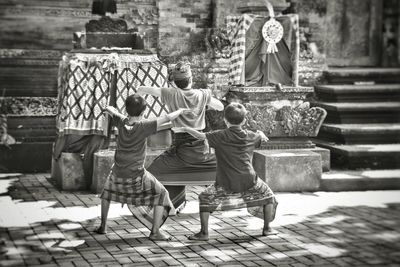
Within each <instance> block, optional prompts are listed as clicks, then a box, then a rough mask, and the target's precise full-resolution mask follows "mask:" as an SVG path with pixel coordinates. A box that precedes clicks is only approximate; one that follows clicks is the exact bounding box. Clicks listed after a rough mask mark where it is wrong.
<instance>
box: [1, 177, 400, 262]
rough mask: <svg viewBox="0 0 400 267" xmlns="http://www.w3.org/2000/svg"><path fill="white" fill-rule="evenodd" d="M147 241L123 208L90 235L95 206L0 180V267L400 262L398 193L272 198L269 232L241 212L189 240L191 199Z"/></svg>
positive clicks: (84, 198)
mask: <svg viewBox="0 0 400 267" xmlns="http://www.w3.org/2000/svg"><path fill="white" fill-rule="evenodd" d="M203 189H204V187H202V186H194V187H188V190H187V191H188V202H187V205H186V207H185V209H183V210H182V212H181V213H180V214H179V215H178V216H175V217H172V218H171V219H170V220H168V221H167V223H166V225H164V227H163V229H164V231H166V232H167V233H168V234H170V235H172V236H173V237H174V240H173V241H169V242H166V241H165V242H158V243H155V242H153V241H151V240H149V239H148V238H147V235H148V234H149V230H148V229H146V228H145V227H144V226H143V225H141V224H140V223H139V222H138V221H136V220H135V219H134V218H133V216H131V214H130V212H129V210H128V209H127V208H126V207H124V208H121V205H119V204H112V206H111V209H110V215H109V221H108V223H109V233H108V234H107V235H97V234H94V233H93V229H94V228H95V227H96V225H98V224H99V222H100V218H99V215H100V206H99V205H100V200H99V198H98V197H97V196H96V195H94V194H90V193H88V192H60V191H59V190H57V189H56V188H55V187H54V186H53V183H52V181H51V179H50V175H49V174H25V175H21V176H20V177H5V176H4V175H3V176H2V178H1V179H0V266H292V267H293V266H299V267H300V266H367V265H375V266H386V265H387V266H400V252H399V251H400V242H399V241H400V198H399V195H400V194H399V193H400V191H376V192H373V191H370V192H342V193H325V192H317V193H313V194H278V195H277V198H278V201H279V207H278V213H277V217H276V220H275V221H274V222H273V223H272V226H273V227H274V228H275V230H276V231H277V232H278V234H277V235H275V236H269V237H263V236H261V235H260V232H261V228H262V224H263V222H262V221H261V220H259V219H257V218H254V217H251V216H250V215H249V214H248V213H247V212H246V211H245V210H235V211H228V212H222V213H220V212H217V213H215V214H213V215H212V216H211V218H210V240H209V241H207V242H205V241H202V242H194V241H189V240H188V239H187V236H188V235H190V234H193V233H195V232H196V231H198V230H199V228H200V225H199V224H200V223H199V217H198V202H197V195H198V193H199V192H201V191H202V190H203Z"/></svg>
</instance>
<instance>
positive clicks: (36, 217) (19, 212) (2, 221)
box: [0, 196, 132, 227]
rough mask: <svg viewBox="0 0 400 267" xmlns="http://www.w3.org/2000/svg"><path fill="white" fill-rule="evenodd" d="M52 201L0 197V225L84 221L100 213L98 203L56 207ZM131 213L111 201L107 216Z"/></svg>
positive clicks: (21, 225)
mask: <svg viewBox="0 0 400 267" xmlns="http://www.w3.org/2000/svg"><path fill="white" fill-rule="evenodd" d="M55 204H56V202H54V201H36V202H20V201H18V200H12V199H11V198H10V197H8V196H6V197H0V205H1V206H2V212H1V214H0V227H27V226H29V225H30V224H33V223H38V222H45V221H50V220H69V221H72V222H84V221H87V220H91V219H95V218H97V217H99V215H100V205H98V206H92V207H88V208H87V207H62V208H60V207H56V208H53V207H52V206H54V205H55ZM124 215H132V213H131V212H130V211H129V209H128V208H127V207H126V206H125V207H124V208H121V205H120V204H116V203H112V204H111V205H110V212H109V216H108V217H109V218H110V219H112V218H118V217H121V216H124Z"/></svg>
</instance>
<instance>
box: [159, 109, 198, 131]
mask: <svg viewBox="0 0 400 267" xmlns="http://www.w3.org/2000/svg"><path fill="white" fill-rule="evenodd" d="M182 113H192V111H191V110H189V109H184V108H180V109H178V110H176V111H173V112H171V113H169V114H167V115H165V116H162V117H159V118H158V119H157V130H161V129H164V128H165V127H164V126H165V123H167V122H170V121H173V120H175V119H176V118H178V117H179V116H180V115H181V114H182ZM168 128H170V127H168Z"/></svg>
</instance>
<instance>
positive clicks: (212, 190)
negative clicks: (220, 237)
mask: <svg viewBox="0 0 400 267" xmlns="http://www.w3.org/2000/svg"><path fill="white" fill-rule="evenodd" d="M246 113H247V111H246V109H245V107H244V106H243V105H242V104H239V103H231V104H229V105H228V106H227V107H226V108H225V110H224V121H225V124H226V125H227V127H228V128H227V129H225V130H218V131H214V132H208V133H202V132H199V131H196V130H194V129H192V128H188V127H183V128H182V130H184V131H185V132H187V133H189V134H191V135H192V136H193V137H195V138H198V139H201V140H207V141H208V144H209V146H210V147H213V148H214V149H215V154H216V157H217V174H216V181H215V184H213V185H210V186H209V187H207V189H206V190H205V191H203V192H202V193H201V194H200V195H199V202H200V221H201V229H200V232H198V233H197V234H194V235H192V236H189V239H191V240H204V241H205V240H208V219H209V216H210V213H211V212H213V211H216V210H231V209H238V208H247V209H248V211H249V212H250V213H251V214H253V215H255V216H257V217H260V218H262V219H264V228H263V230H262V235H269V234H274V233H275V232H272V231H271V228H270V226H269V223H270V222H271V221H272V220H273V219H274V218H275V210H276V206H277V202H276V200H275V196H274V193H273V192H272V190H271V189H270V188H269V186H268V185H267V184H266V183H265V182H264V181H262V180H261V179H260V178H259V177H258V176H257V174H256V172H255V171H254V168H253V165H252V158H253V152H254V149H255V148H256V147H259V146H260V145H261V142H262V141H267V140H268V138H267V137H266V136H265V135H264V133H263V132H261V131H257V133H254V132H252V131H248V130H244V129H242V125H243V124H244V122H245V116H246Z"/></svg>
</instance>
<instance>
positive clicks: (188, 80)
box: [174, 78, 191, 89]
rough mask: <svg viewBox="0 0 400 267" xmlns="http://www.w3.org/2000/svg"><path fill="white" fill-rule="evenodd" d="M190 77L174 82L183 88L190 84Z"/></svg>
mask: <svg viewBox="0 0 400 267" xmlns="http://www.w3.org/2000/svg"><path fill="white" fill-rule="evenodd" d="M190 79H191V78H186V79H182V80H174V83H175V84H176V86H178V87H179V88H181V89H185V88H187V87H188V86H189V83H190Z"/></svg>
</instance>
